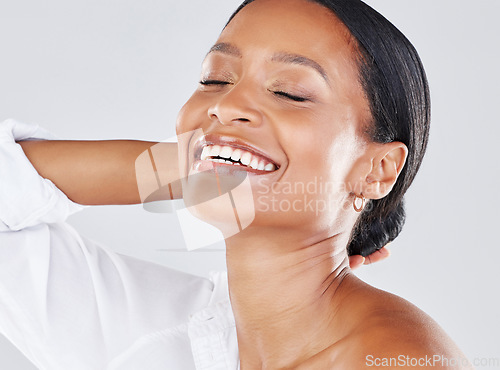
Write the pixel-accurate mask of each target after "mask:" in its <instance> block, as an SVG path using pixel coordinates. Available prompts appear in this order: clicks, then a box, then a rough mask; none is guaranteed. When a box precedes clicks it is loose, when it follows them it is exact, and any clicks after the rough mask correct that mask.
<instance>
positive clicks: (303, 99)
mask: <svg viewBox="0 0 500 370" xmlns="http://www.w3.org/2000/svg"><path fill="white" fill-rule="evenodd" d="M273 93H274V94H276V95H279V96H282V97H284V98H287V99H290V100H293V101H297V102H304V101H309V99H307V98H303V97H301V96H296V95H292V94H289V93H287V92H284V91H273Z"/></svg>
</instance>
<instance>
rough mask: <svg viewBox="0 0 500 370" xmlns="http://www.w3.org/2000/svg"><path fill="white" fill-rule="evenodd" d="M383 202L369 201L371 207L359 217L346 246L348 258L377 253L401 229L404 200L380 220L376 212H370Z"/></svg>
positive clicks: (404, 216)
mask: <svg viewBox="0 0 500 370" xmlns="http://www.w3.org/2000/svg"><path fill="white" fill-rule="evenodd" d="M383 201H384V199H379V200H372V201H370V203H371V206H368V207H367V208H366V209H365V210H364V211H363V213H362V214H361V216H360V217H359V219H358V222H357V223H356V226H355V227H354V229H353V233H352V235H351V241H350V243H349V245H348V246H347V252H348V254H349V255H350V256H353V255H356V254H360V255H362V256H363V257H366V256H368V255H370V254H372V253H373V252H375V251H378V250H379V249H381V248H382V247H384V246H385V245H387V244H388V243H390V242H392V241H393V240H394V239H396V237H397V236H398V235H399V233H400V232H401V230H402V229H403V225H404V224H405V220H406V212H405V206H404V199H403V198H402V199H401V201H400V202H399V203H398V204H397V206H396V207H395V208H393V209H392V210H391V211H390V212H389V213H388V214H387V216H386V217H383V218H382V217H380V215H379V213H378V212H373V211H372V210H374V209H377V208H378V206H379V205H378V204H377V203H379V202H383ZM370 203H369V204H368V205H370Z"/></svg>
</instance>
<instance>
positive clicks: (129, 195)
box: [19, 140, 181, 205]
mask: <svg viewBox="0 0 500 370" xmlns="http://www.w3.org/2000/svg"><path fill="white" fill-rule="evenodd" d="M19 144H20V145H21V147H22V148H23V150H24V152H25V154H26V156H27V157H28V159H29V160H30V162H31V163H32V164H33V166H34V167H35V169H36V170H37V171H38V173H39V174H40V175H41V176H42V177H44V178H47V179H49V180H51V181H52V182H53V183H54V184H55V185H56V186H57V187H58V188H59V189H61V190H62V191H63V192H64V193H65V194H66V195H67V196H68V198H70V199H71V200H72V201H74V202H76V203H79V204H83V205H108V204H137V203H141V197H140V195H139V190H138V181H141V182H144V181H150V182H154V181H156V177H155V176H154V175H152V174H150V173H141V172H139V173H138V174H137V175H138V176H139V177H140V178H137V176H136V166H135V163H136V160H137V158H138V157H139V156H140V155H141V154H142V153H145V152H147V151H148V149H150V148H151V147H153V146H155V148H156V150H155V151H158V149H160V150H161V152H162V155H161V161H162V166H161V168H162V170H163V171H164V172H166V173H162V174H161V176H162V178H163V179H167V180H168V181H169V182H175V181H176V180H178V179H179V175H178V172H179V171H178V159H177V157H178V154H177V144H175V143H156V142H146V141H132V140H112V141H60V140H54V141H21V142H19ZM159 147H160V148H159ZM155 159H157V160H158V158H155ZM144 171H147V170H146V169H145V170H144ZM143 185H144V184H143ZM151 186H154V184H152V185H151ZM173 197H174V199H178V198H180V197H181V191H180V189H179V188H178V187H174V188H173Z"/></svg>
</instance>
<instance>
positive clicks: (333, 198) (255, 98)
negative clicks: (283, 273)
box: [177, 0, 370, 232]
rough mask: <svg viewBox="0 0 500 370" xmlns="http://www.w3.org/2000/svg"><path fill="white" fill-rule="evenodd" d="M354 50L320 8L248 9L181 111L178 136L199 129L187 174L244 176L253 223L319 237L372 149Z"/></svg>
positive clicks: (258, 5)
mask: <svg viewBox="0 0 500 370" xmlns="http://www.w3.org/2000/svg"><path fill="white" fill-rule="evenodd" d="M355 45H356V43H355V42H354V41H352V39H351V37H350V34H349V32H348V30H347V29H346V27H345V26H344V25H343V24H342V23H341V22H340V21H338V20H337V18H336V17H335V16H334V15H333V14H332V13H331V11H329V10H328V9H326V8H324V7H322V6H320V5H318V4H315V3H311V2H308V1H305V0H256V1H254V2H253V3H251V4H249V5H248V6H246V7H245V8H244V9H243V10H242V11H241V12H240V13H238V14H237V15H236V17H235V18H234V19H233V20H232V21H231V23H230V24H229V25H228V26H227V27H226V29H225V30H224V31H223V32H222V34H221V35H220V37H219V39H218V40H217V42H216V44H215V46H214V47H212V49H211V51H210V52H209V54H208V55H207V57H206V59H205V61H204V62H203V66H202V73H201V82H200V84H199V87H198V89H197V90H196V91H195V93H194V94H193V96H192V97H191V98H190V99H189V101H188V102H187V103H186V104H185V106H184V107H183V109H182V110H181V112H180V114H179V118H178V123H177V132H178V134H183V133H189V132H194V131H195V130H198V131H197V132H198V133H200V132H203V135H200V134H195V135H193V136H192V137H190V140H186V145H185V146H184V148H181V151H183V153H184V154H181V155H183V156H184V157H185V159H186V161H187V163H186V167H185V171H187V172H189V174H190V175H193V174H195V173H197V172H200V171H206V170H211V169H212V168H216V170H217V171H219V173H226V174H228V175H229V176H231V174H235V173H236V172H240V171H245V173H248V175H249V179H250V182H251V184H252V189H253V198H254V199H253V201H254V205H255V211H256V216H255V220H254V224H255V225H267V226H273V227H286V228H289V227H301V228H303V227H307V228H309V231H311V232H317V231H318V230H319V229H321V230H325V229H328V228H329V226H328V225H332V224H335V223H333V220H337V219H341V218H342V216H343V213H345V212H347V211H346V210H345V209H344V208H343V207H342V204H343V202H344V201H346V200H347V199H348V197H349V195H350V193H351V192H352V191H355V192H357V193H358V194H359V189H355V187H357V186H358V183H359V181H360V179H359V178H356V176H357V175H356V171H355V170H354V169H355V168H356V166H357V165H358V164H359V163H361V162H363V160H365V159H364V156H366V153H367V151H366V148H367V147H368V146H369V145H370V143H369V140H367V138H366V136H365V135H364V132H365V127H366V124H367V122H370V112H369V108H368V103H367V101H366V98H365V96H364V93H363V89H362V87H361V85H360V82H359V72H358V68H357V63H356V56H355V55H356V50H355V48H356V46H355ZM180 145H181V146H182V145H183V144H182V143H181V144H180ZM222 161H223V162H224V163H220V162H222ZM314 184H316V185H314ZM321 184H323V185H325V186H326V188H325V187H322V186H321ZM193 186H195V185H194V184H193ZM195 187H196V186H195ZM191 190H192V191H194V192H196V191H199V192H203V191H204V190H203V188H202V186H201V185H200V186H198V188H193V189H191ZM311 200H312V201H313V203H312V205H311V203H310V202H309V201H311ZM308 202H309V203H308ZM318 206H319V207H321V208H318ZM206 211H207V210H204V211H200V213H204V212H206ZM210 212H213V213H217V210H215V209H212V210H211V211H210ZM210 212H209V213H210ZM198 216H200V214H198ZM201 216H202V218H204V219H205V220H207V221H209V222H210V218H211V215H209V214H204V215H201ZM312 216H313V217H314V220H316V221H317V222H313V223H312V222H311V217H312ZM305 225H309V226H305Z"/></svg>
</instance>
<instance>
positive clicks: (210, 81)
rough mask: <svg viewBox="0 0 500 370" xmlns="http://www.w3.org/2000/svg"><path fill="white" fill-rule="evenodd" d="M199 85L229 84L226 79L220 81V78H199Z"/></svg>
mask: <svg viewBox="0 0 500 370" xmlns="http://www.w3.org/2000/svg"><path fill="white" fill-rule="evenodd" d="M200 84H201V85H205V86H209V85H229V84H230V82H228V81H220V80H201V81H200Z"/></svg>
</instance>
